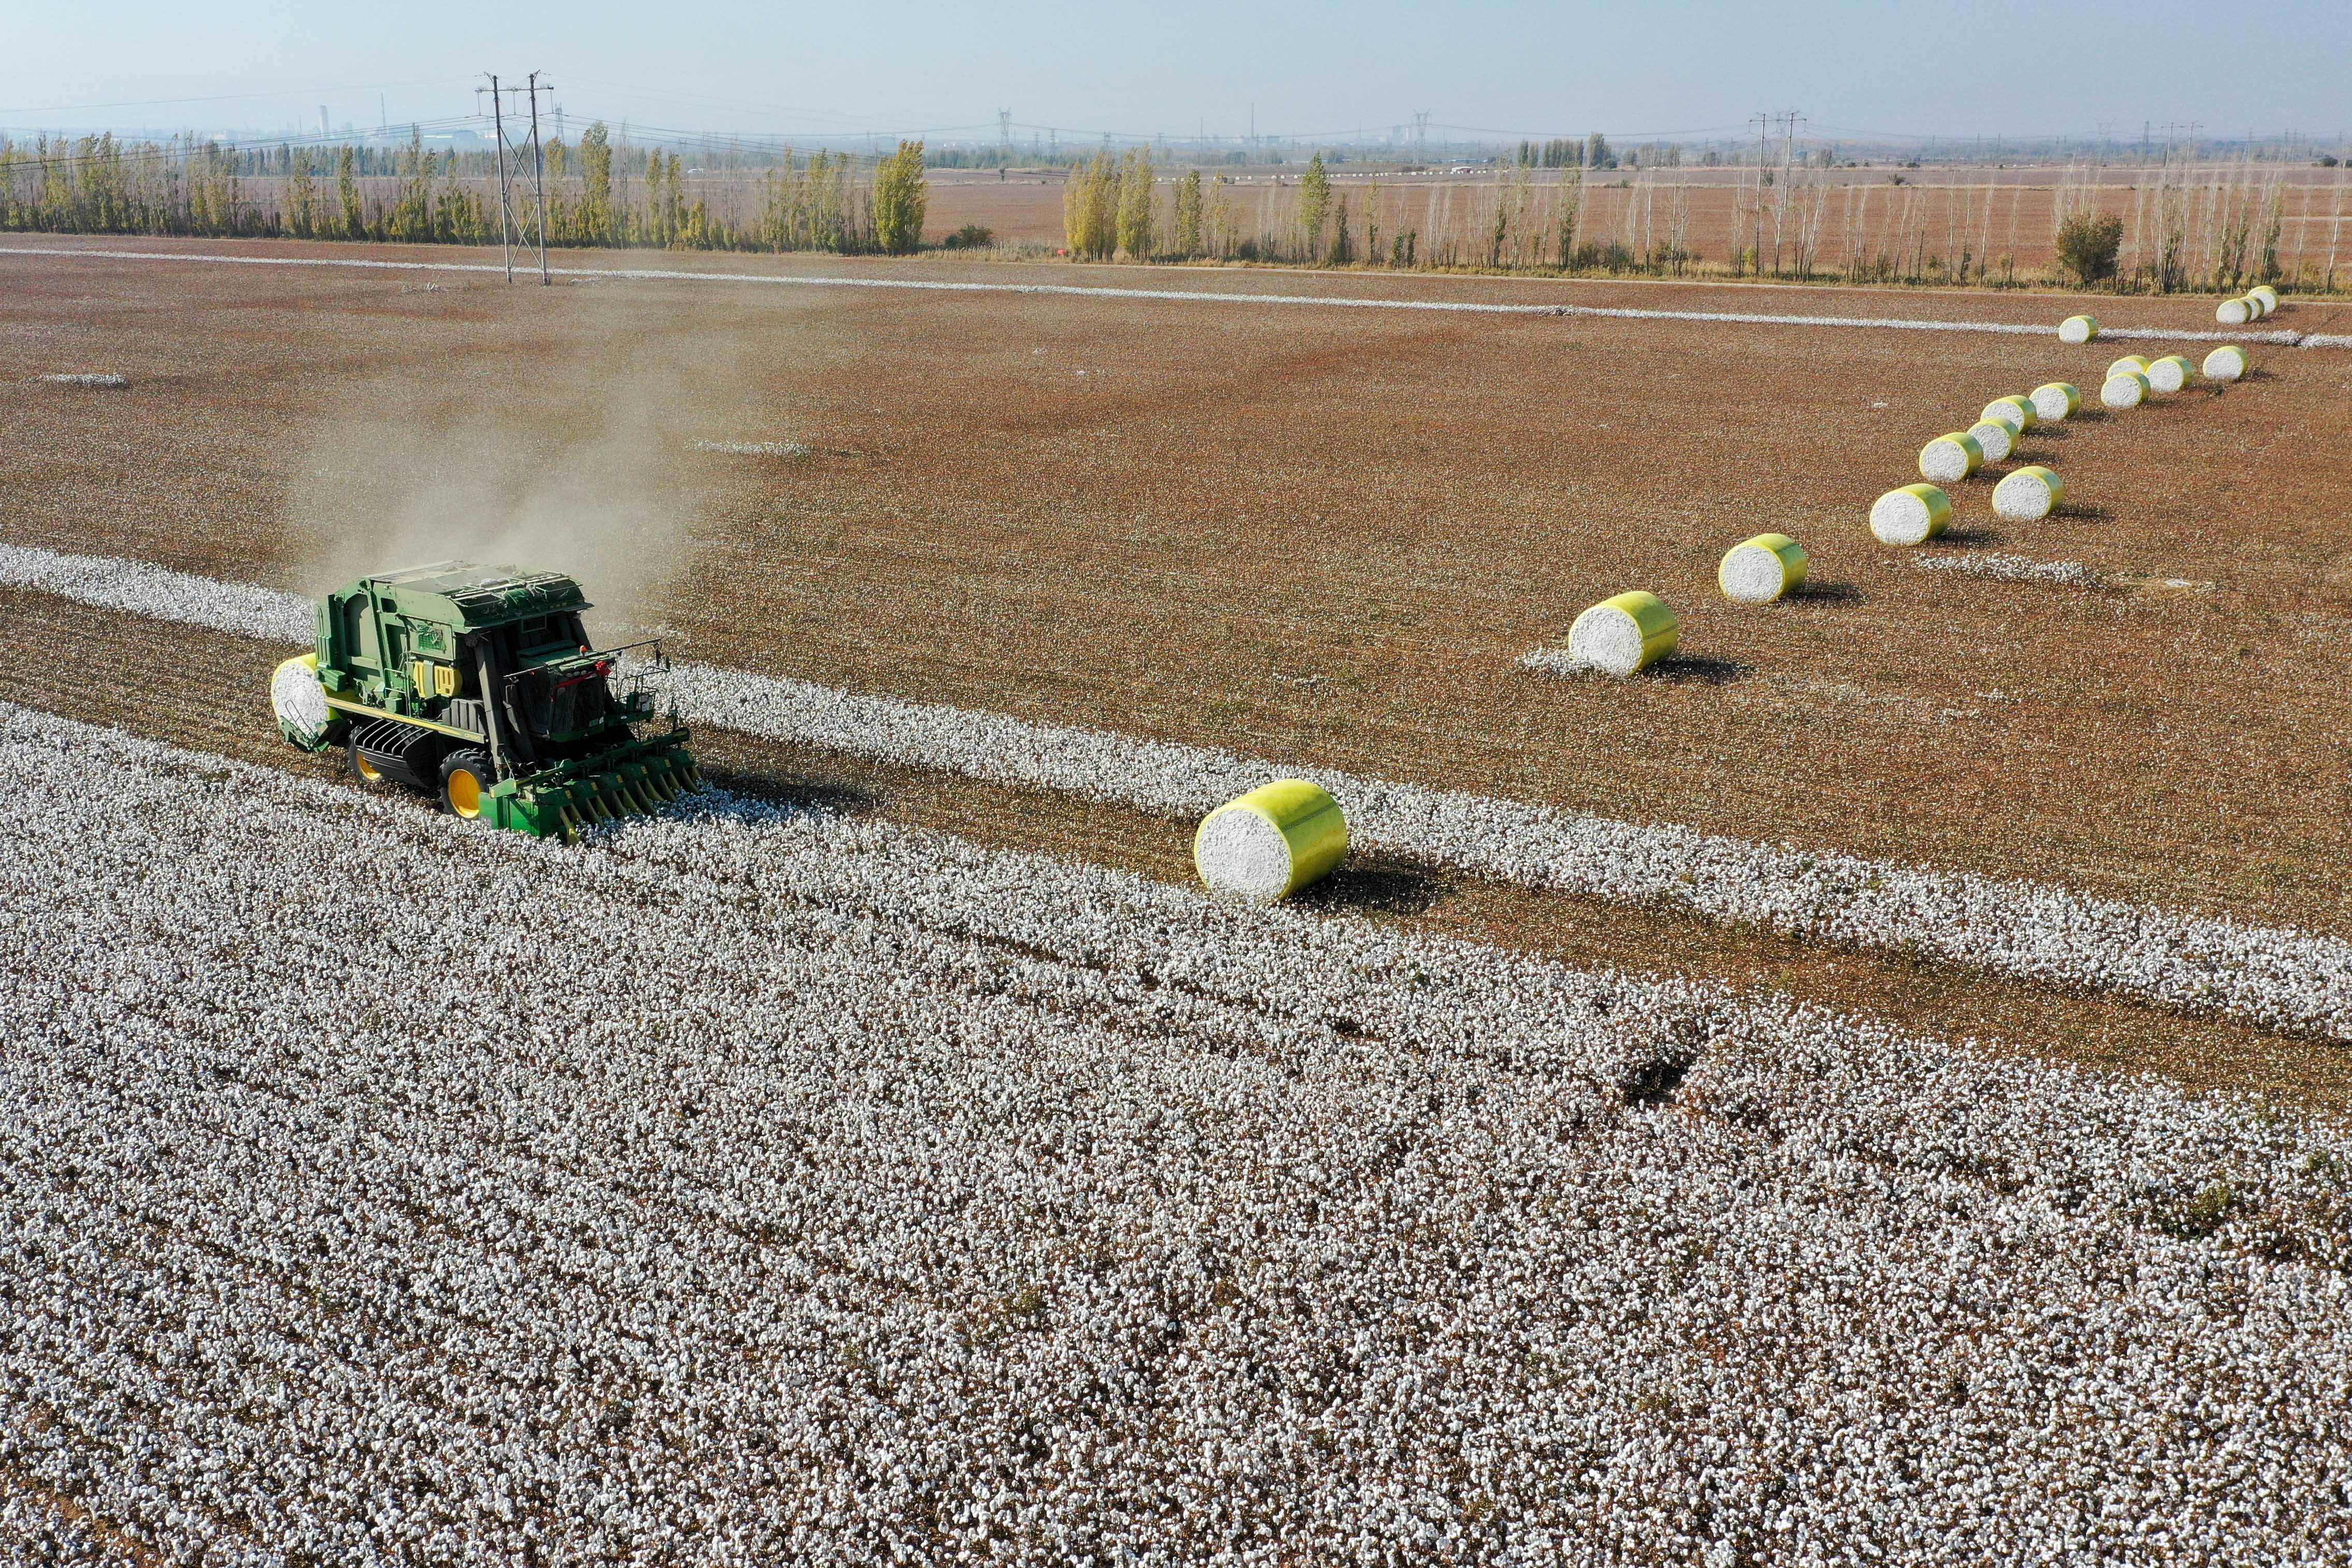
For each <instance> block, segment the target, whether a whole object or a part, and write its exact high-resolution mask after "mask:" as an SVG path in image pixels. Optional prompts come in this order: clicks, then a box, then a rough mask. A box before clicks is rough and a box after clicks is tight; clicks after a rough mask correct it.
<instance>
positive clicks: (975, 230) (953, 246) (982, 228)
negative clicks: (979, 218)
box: [940, 224, 996, 250]
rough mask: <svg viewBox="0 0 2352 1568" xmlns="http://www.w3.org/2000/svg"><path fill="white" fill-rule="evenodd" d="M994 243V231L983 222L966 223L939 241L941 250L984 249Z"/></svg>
mask: <svg viewBox="0 0 2352 1568" xmlns="http://www.w3.org/2000/svg"><path fill="white" fill-rule="evenodd" d="M995 243H996V231H995V230H994V229H992V228H990V227H988V226H987V225H985V224H966V225H963V227H961V228H960V229H958V230H956V232H955V233H953V234H951V235H948V237H947V238H945V239H943V240H941V241H940V248H941V249H943V250H986V249H987V248H988V247H989V246H992V245H994V244H995Z"/></svg>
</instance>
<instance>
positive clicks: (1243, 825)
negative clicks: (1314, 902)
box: [1192, 779, 1348, 904]
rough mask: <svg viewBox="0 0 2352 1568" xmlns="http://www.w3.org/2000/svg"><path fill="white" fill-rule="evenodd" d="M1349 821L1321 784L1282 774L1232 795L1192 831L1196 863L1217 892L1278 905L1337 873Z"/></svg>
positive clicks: (1343, 853)
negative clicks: (1277, 901) (1233, 796)
mask: <svg viewBox="0 0 2352 1568" xmlns="http://www.w3.org/2000/svg"><path fill="white" fill-rule="evenodd" d="M1347 852H1348V821H1347V818H1346V817H1345V816H1343V815H1342V814H1341V812H1340V810H1339V802H1338V801H1336V800H1332V799H1331V795H1330V791H1328V790H1327V789H1324V788H1323V787H1322V786H1321V785H1320V784H1316V783H1312V782H1310V781H1308V780H1307V779H1276V780H1274V782H1272V783H1270V784H1261V785H1259V786H1258V787H1257V788H1256V789H1253V790H1251V791H1250V792H1249V793H1248V794H1246V795H1242V796H1239V797H1236V798H1235V799H1234V800H1228V801H1226V802H1225V803H1224V804H1223V805H1222V806H1220V807H1218V808H1217V809H1216V810H1213V811H1212V812H1210V813H1209V814H1208V815H1207V816H1205V817H1203V818H1202V819H1201V825H1200V827H1199V828H1198V829H1197V830H1195V831H1194V832H1193V834H1192V868H1193V869H1194V870H1195V871H1197V872H1199V873H1201V881H1202V883H1203V884H1204V885H1205V886H1207V887H1208V888H1209V889H1210V890H1212V891H1213V892H1216V893H1231V894H1239V895H1240V896H1242V897H1244V898H1253V899H1256V900H1257V901H1259V902H1260V903H1264V904H1271V903H1273V902H1274V901H1275V900H1276V899H1282V898H1288V897H1289V896H1290V895H1291V894H1294V893H1297V891H1298V890H1299V889H1300V888H1302V887H1305V886H1307V885H1308V884H1309V883H1316V882H1319V881H1321V880H1322V879H1323V878H1324V877H1326V876H1328V875H1330V874H1331V872H1332V871H1333V870H1334V869H1335V868H1336V867H1337V866H1338V865H1339V862H1340V861H1341V860H1342V859H1343V858H1344V857H1345V856H1346V855H1347Z"/></svg>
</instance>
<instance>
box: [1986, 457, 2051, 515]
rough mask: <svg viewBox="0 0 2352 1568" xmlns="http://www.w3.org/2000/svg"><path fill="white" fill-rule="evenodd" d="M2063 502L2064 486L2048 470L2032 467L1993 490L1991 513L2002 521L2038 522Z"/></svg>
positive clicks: (2022, 470)
mask: <svg viewBox="0 0 2352 1568" xmlns="http://www.w3.org/2000/svg"><path fill="white" fill-rule="evenodd" d="M2065 498H2066V482H2065V481H2064V480H2063V479H2061V478H2059V477H2058V476H2057V474H2056V473H2055V472H2053V470H2051V469H2048V468H2044V467H2042V465H2040V464H2031V465H2027V466H2026V467H2023V468H2020V469H2019V470H2018V471H2017V472H2016V473H2014V474H2011V475H2009V476H2007V477H2005V478H2003V479H2002V480H2001V482H2000V484H1998V485H1996V486H1993V487H1992V509H1993V512H1994V513H1995V515H1997V516H1998V517H2001V518H2002V519H2003V520H2004V521H2007V522H2012V523H2032V522H2039V521H2041V520H2042V518H2043V517H2048V516H2049V515H2050V513H2051V511H2052V509H2053V507H2056V506H2057V505H2058V504H2059V503H2060V502H2062V501H2063V500H2064V499H2065Z"/></svg>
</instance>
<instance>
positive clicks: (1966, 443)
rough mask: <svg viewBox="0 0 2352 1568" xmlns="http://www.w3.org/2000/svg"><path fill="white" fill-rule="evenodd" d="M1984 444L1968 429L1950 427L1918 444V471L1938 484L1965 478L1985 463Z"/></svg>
mask: <svg viewBox="0 0 2352 1568" xmlns="http://www.w3.org/2000/svg"><path fill="white" fill-rule="evenodd" d="M1984 460H1985V455H1984V448H1983V447H1982V446H1980V445H1979V444H1978V443H1977V438H1976V437H1975V436H1973V435H1970V434H1969V433H1968V432H1967V431H1965V430H1955V431H1950V432H1948V433H1947V434H1942V435H1939V436H1937V437H1936V439H1935V440H1933V441H1931V442H1929V443H1927V445H1925V446H1922V447H1921V448H1919V475H1920V477H1922V478H1925V479H1933V480H1934V481H1936V482H1937V484H1939V485H1948V484H1950V483H1951V482H1952V481H1953V480H1955V479H1965V478H1967V477H1968V476H1969V475H1971V474H1973V473H1975V472H1976V471H1977V470H1978V469H1979V468H1981V467H1983V466H1984Z"/></svg>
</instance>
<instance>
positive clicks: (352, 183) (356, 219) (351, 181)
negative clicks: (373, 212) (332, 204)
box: [335, 144, 367, 239]
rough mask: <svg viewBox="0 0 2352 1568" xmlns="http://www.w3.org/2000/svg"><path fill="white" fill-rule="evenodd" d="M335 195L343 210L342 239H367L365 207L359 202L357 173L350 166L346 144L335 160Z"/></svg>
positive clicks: (350, 158) (349, 152)
mask: <svg viewBox="0 0 2352 1568" xmlns="http://www.w3.org/2000/svg"><path fill="white" fill-rule="evenodd" d="M335 195H336V198H337V199H338V200H339V201H341V204H342V208H343V237H344V238H346V239H365V238H367V207H366V205H365V204H362V202H361V200H360V181H359V174H358V172H356V171H355V170H354V169H353V168H352V150H351V148H350V146H349V145H348V144H346V145H345V146H344V147H343V148H341V156H339V157H338V158H337V159H336V160H335Z"/></svg>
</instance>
